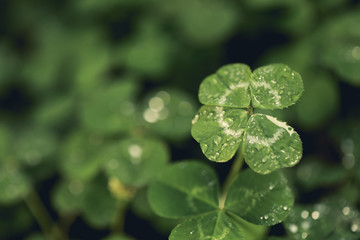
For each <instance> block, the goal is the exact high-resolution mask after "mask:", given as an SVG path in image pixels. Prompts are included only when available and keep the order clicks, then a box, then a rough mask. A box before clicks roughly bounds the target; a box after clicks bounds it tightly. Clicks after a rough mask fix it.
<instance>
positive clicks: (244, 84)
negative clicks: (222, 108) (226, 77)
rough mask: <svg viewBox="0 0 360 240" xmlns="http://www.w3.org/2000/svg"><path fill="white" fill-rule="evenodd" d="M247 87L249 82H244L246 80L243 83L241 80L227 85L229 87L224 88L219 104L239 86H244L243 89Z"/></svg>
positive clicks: (223, 102)
mask: <svg viewBox="0 0 360 240" xmlns="http://www.w3.org/2000/svg"><path fill="white" fill-rule="evenodd" d="M248 87H249V83H246V82H245V83H243V82H242V83H238V84H231V85H230V86H229V88H230V89H226V90H225V93H224V95H223V96H222V97H221V98H220V100H219V104H220V105H223V104H225V102H226V98H227V96H229V95H230V94H231V93H232V92H233V91H234V90H236V89H239V88H245V91H246V89H247V88H248Z"/></svg>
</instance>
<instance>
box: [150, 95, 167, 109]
mask: <svg viewBox="0 0 360 240" xmlns="http://www.w3.org/2000/svg"><path fill="white" fill-rule="evenodd" d="M164 105H165V104H164V101H163V100H162V99H161V98H160V97H153V98H151V99H150V100H149V107H150V109H151V110H152V111H154V112H160V111H161V110H162V109H163V108H164Z"/></svg>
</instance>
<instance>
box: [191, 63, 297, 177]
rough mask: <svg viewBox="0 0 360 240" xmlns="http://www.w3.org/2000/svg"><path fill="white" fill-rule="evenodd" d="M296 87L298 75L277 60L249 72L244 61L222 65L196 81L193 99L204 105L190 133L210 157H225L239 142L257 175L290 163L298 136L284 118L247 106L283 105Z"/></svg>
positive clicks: (294, 158)
mask: <svg viewBox="0 0 360 240" xmlns="http://www.w3.org/2000/svg"><path fill="white" fill-rule="evenodd" d="M302 91H303V85H302V80H301V77H300V75H299V74H298V73H296V72H294V71H292V70H291V69H290V68H288V67H287V66H285V65H283V64H273V65H268V66H265V67H261V68H258V69H256V70H255V71H254V72H253V73H251V71H250V69H249V67H248V66H246V65H244V64H233V65H227V66H225V67H222V68H220V69H219V70H218V71H217V73H216V74H214V75H211V76H209V77H207V78H205V79H204V81H203V82H202V83H201V85H200V90H199V99H200V101H201V102H202V103H203V104H206V105H205V106H203V107H201V108H200V110H199V112H198V114H197V115H196V116H195V118H194V119H193V127H192V130H191V133H192V135H193V137H194V138H195V140H196V141H198V142H199V143H200V146H201V149H202V151H203V153H204V154H205V156H206V157H207V158H209V159H210V160H212V161H217V162H224V161H228V160H229V159H231V158H232V157H233V156H234V154H235V152H236V151H237V150H238V149H239V146H240V145H241V143H243V148H244V152H245V161H246V162H247V163H248V165H249V166H250V167H251V168H252V169H253V170H254V171H256V172H258V173H262V174H267V173H270V172H272V171H274V170H276V169H278V168H282V167H291V166H294V165H295V164H296V163H298V161H299V160H300V158H301V156H302V144H301V140H300V138H299V136H298V134H297V133H296V132H295V131H294V129H293V128H291V127H289V126H288V125H287V124H286V123H285V122H282V121H279V120H277V119H276V118H274V117H271V116H269V115H263V114H253V112H252V111H253V110H252V109H253V107H255V108H260V109H270V110H271V109H282V108H285V107H288V106H290V105H293V104H294V103H295V102H296V101H297V100H298V99H299V98H300V96H301V94H302ZM214 105H215V106H214ZM255 150H256V151H255Z"/></svg>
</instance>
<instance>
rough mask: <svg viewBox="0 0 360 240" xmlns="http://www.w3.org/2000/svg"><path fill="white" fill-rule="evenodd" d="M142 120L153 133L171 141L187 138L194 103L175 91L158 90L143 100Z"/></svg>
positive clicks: (178, 91)
mask: <svg viewBox="0 0 360 240" xmlns="http://www.w3.org/2000/svg"><path fill="white" fill-rule="evenodd" d="M145 104H146V105H145V106H144V108H143V112H142V118H143V120H145V125H146V126H147V127H148V129H149V130H150V131H152V132H154V133H157V134H160V135H161V136H163V137H166V138H169V139H171V140H180V139H183V138H185V137H188V136H189V133H190V129H191V119H192V117H193V116H194V114H195V109H196V107H195V106H196V103H195V101H194V99H192V98H191V97H190V96H189V95H188V94H186V93H185V92H182V91H180V90H176V89H166V90H159V91H157V92H156V93H154V94H151V95H150V96H149V97H147V98H146V99H145Z"/></svg>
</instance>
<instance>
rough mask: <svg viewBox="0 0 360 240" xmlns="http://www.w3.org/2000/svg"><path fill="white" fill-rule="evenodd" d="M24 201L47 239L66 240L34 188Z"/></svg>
mask: <svg viewBox="0 0 360 240" xmlns="http://www.w3.org/2000/svg"><path fill="white" fill-rule="evenodd" d="M23 200H24V202H25V204H26V205H27V206H28V208H29V210H30V212H31V213H32V215H33V216H34V218H35V219H36V221H37V222H38V224H39V226H40V228H41V230H42V232H43V234H44V235H45V237H46V238H47V239H51V240H64V239H67V237H66V236H64V234H63V233H62V231H61V230H60V228H59V227H58V226H57V225H56V224H54V223H53V221H52V219H51V217H50V216H49V214H48V212H47V210H46V208H45V206H44V205H43V203H42V201H41V199H40V197H39V195H38V194H37V193H36V192H35V191H34V190H32V191H31V192H30V193H29V194H28V195H27V196H26V197H24V199H23Z"/></svg>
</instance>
